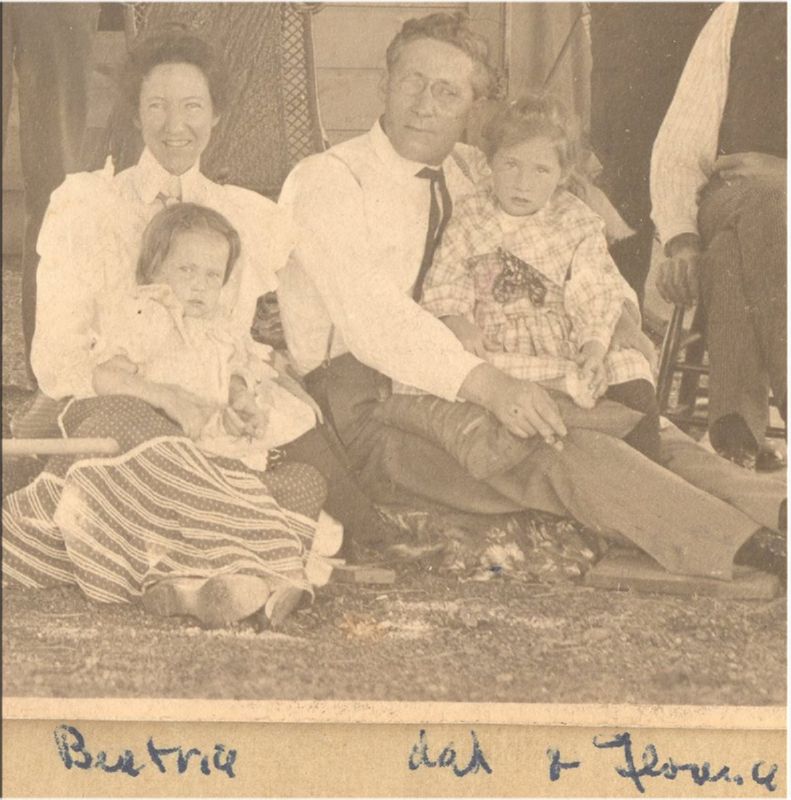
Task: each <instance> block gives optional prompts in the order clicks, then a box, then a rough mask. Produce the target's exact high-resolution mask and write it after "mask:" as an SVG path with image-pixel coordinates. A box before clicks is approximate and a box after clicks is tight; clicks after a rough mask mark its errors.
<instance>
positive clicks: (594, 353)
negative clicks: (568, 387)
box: [577, 339, 609, 400]
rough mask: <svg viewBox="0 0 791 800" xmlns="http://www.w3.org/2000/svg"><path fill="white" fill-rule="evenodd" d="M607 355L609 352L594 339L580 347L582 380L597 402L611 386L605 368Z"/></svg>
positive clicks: (578, 362)
mask: <svg viewBox="0 0 791 800" xmlns="http://www.w3.org/2000/svg"><path fill="white" fill-rule="evenodd" d="M606 355H607V351H606V350H605V349H604V345H603V344H602V343H601V342H600V341H598V339H593V340H591V341H590V342H585V344H583V345H582V347H580V351H579V354H578V356H577V364H578V365H579V368H580V371H579V375H580V380H581V381H582V384H583V386H587V387H588V388H589V389H590V393H591V395H592V396H593V398H594V399H595V400H597V399H598V398H600V397H601V396H602V395H603V394H604V393H605V392H606V391H607V388H608V386H609V382H608V381H607V370H606V368H605V366H604V357H605V356H606Z"/></svg>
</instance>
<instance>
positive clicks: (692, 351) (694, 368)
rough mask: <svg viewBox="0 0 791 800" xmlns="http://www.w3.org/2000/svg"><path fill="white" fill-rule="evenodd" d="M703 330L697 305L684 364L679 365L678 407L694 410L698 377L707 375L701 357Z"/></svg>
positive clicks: (703, 318)
mask: <svg viewBox="0 0 791 800" xmlns="http://www.w3.org/2000/svg"><path fill="white" fill-rule="evenodd" d="M704 328H705V317H704V312H703V306H701V305H698V307H697V308H696V309H695V315H694V317H693V318H692V326H691V327H690V338H691V341H690V342H689V344H687V346H686V347H685V348H684V362H683V364H682V365H681V366H682V369H681V372H682V377H681V384H680V386H679V389H678V405H679V406H680V407H688V408H690V409H694V408H695V400H696V398H697V397H698V387H699V385H700V376H701V375H705V374H707V373H708V370H707V369H706V368H705V367H703V366H702V364H703V356H704V354H705V353H706V342H705V338H704V335H703V334H704Z"/></svg>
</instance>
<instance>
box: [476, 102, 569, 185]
mask: <svg viewBox="0 0 791 800" xmlns="http://www.w3.org/2000/svg"><path fill="white" fill-rule="evenodd" d="M482 136H483V142H482V143H481V148H482V149H483V151H484V153H486V157H487V159H488V160H489V163H491V161H492V158H494V155H495V153H496V152H497V151H498V150H501V149H502V148H504V147H511V146H512V145H515V144H521V143H522V142H526V141H528V140H530V139H534V138H536V137H538V136H545V137H546V138H547V139H549V140H550V141H551V142H552V143H553V144H554V145H555V150H556V152H557V154H558V161H559V162H560V166H561V169H562V170H563V172H564V173H566V174H568V173H569V172H571V171H572V170H573V169H574V167H575V166H576V164H577V161H578V153H579V136H578V132H577V129H576V125H575V123H574V120H573V119H572V117H571V116H570V115H569V113H568V112H567V111H566V107H565V106H564V105H563V103H562V102H561V101H560V100H559V99H558V98H557V97H555V96H554V95H551V94H547V93H543V92H538V93H529V94H525V95H523V96H522V97H520V98H518V99H517V100H514V101H512V102H511V103H508V104H503V105H501V106H500V107H499V108H498V110H497V111H496V112H495V114H494V116H492V117H491V119H490V120H489V121H488V122H487V123H486V125H485V126H484V128H483V131H482Z"/></svg>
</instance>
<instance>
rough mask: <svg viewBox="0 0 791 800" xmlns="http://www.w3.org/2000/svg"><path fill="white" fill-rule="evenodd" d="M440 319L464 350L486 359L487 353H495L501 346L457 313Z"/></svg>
mask: <svg viewBox="0 0 791 800" xmlns="http://www.w3.org/2000/svg"><path fill="white" fill-rule="evenodd" d="M442 321H443V322H444V323H445V324H446V325H447V326H448V327H449V328H450V329H451V330H452V331H453V333H454V334H455V336H456V338H457V339H458V340H459V341H460V342H461V344H462V346H463V347H464V349H465V350H467V351H468V352H470V353H472V354H473V355H476V356H478V358H483V359H486V356H487V354H488V353H496V352H499V351H501V350H502V349H503V348H502V347H501V345H500V344H499V343H498V342H493V341H492V340H491V339H489V338H488V337H487V336H486V335H485V334H484V332H483V331H482V330H481V329H480V328H479V327H478V326H477V325H474V324H473V323H472V322H470V321H469V320H468V319H466V318H465V317H462V316H460V315H458V314H454V315H451V316H447V317H443V318H442Z"/></svg>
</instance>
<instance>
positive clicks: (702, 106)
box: [651, 3, 739, 244]
mask: <svg viewBox="0 0 791 800" xmlns="http://www.w3.org/2000/svg"><path fill="white" fill-rule="evenodd" d="M738 14H739V4H738V3H723V4H722V5H721V6H720V7H719V8H717V9H716V10H715V11H714V13H713V14H712V15H711V17H710V18H709V21H708V22H707V23H706V25H705V27H704V28H703V30H702V31H701V32H700V35H699V36H698V39H697V41H696V42H695V46H694V47H693V48H692V52H691V53H690V55H689V58H688V59H687V63H686V66H685V67H684V72H683V73H682V75H681V79H680V80H679V82H678V87H677V88H676V93H675V95H674V96H673V102H672V103H671V104H670V108H669V109H668V111H667V114H666V116H665V119H664V121H663V123H662V127H661V128H660V129H659V133H658V135H657V137H656V141H655V142H654V150H653V153H652V156H651V203H652V206H653V208H652V211H651V217H652V218H653V220H654V224H655V225H656V228H657V231H658V233H659V238H660V239H661V241H662V243H663V244H666V243H667V242H669V241H670V240H671V239H673V238H674V237H675V236H678V235H679V234H682V233H697V232H698V192H699V191H700V189H701V188H702V187H703V186H704V185H705V184H706V182H707V181H708V180H709V178H710V177H711V172H712V167H713V165H714V161H715V159H716V158H717V147H718V143H719V135H720V125H721V123H722V117H723V113H724V110H725V101H726V99H727V95H728V79H729V75H730V59H731V39H732V38H733V32H734V29H735V27H736V18H737V17H738Z"/></svg>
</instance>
